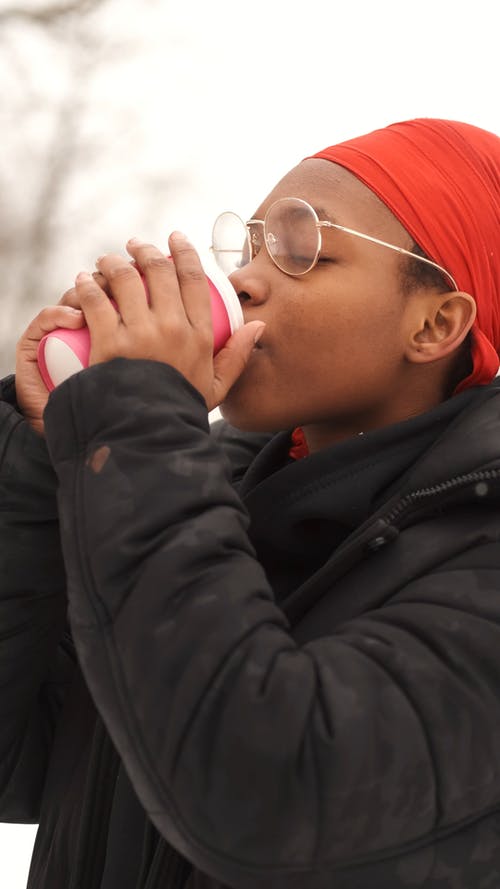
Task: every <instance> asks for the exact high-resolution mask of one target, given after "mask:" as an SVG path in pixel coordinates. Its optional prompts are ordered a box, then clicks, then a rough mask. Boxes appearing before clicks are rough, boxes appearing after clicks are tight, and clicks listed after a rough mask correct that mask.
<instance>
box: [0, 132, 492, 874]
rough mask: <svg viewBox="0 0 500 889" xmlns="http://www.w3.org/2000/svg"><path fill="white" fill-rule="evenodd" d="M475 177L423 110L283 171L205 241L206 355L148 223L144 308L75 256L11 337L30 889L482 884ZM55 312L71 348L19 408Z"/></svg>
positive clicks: (485, 492)
mask: <svg viewBox="0 0 500 889" xmlns="http://www.w3.org/2000/svg"><path fill="white" fill-rule="evenodd" d="M499 170H500V140H499V139H498V138H497V137H496V136H494V135H492V134H490V133H486V132H484V131H482V130H479V129H477V128H474V127H470V126H468V125H465V124H460V123H455V122H450V121H439V120H416V121H407V122H404V123H401V124H395V125H393V126H391V127H387V128H385V129H384V130H379V131H376V132H375V133H371V134H368V135H367V136H363V137H360V138H359V139H354V140H352V141H350V142H348V143H344V144H343V145H340V146H333V147H330V148H328V149H326V150H325V151H323V152H320V153H319V154H318V155H315V156H314V157H312V158H308V159H306V160H304V161H303V162H302V163H301V164H299V165H298V167H296V168H295V169H294V170H292V171H291V172H290V173H289V174H287V175H286V176H285V177H284V179H283V180H281V182H279V183H278V185H277V186H276V188H275V189H274V190H273V191H272V192H271V194H270V195H269V196H268V197H267V198H266V199H265V200H264V201H263V203H262V204H261V205H260V207H258V208H257V211H256V213H255V214H254V217H252V221H250V222H249V223H248V226H247V230H248V239H247V240H246V242H245V243H244V249H243V250H240V249H239V244H235V243H221V242H220V240H219V239H218V235H217V233H216V242H215V244H214V246H215V249H216V252H219V253H220V257H221V258H222V259H224V260H226V259H227V257H228V256H231V253H226V251H233V250H234V258H235V263H234V265H235V271H234V272H233V273H232V275H231V280H232V283H233V285H234V287H235V289H236V290H237V292H238V295H239V297H240V301H241V304H242V308H243V312H244V316H245V320H246V322H247V324H246V325H245V327H244V328H242V329H241V330H240V331H239V332H237V334H235V335H234V336H233V338H232V340H231V341H230V343H229V344H228V347H227V348H226V349H225V350H223V351H222V352H221V353H219V355H218V356H217V358H216V359H215V361H213V360H212V344H211V327H210V311H209V304H208V303H209V301H208V294H207V289H206V283H205V278H204V275H203V272H202V269H201V266H200V263H199V259H198V257H197V255H196V252H195V251H194V249H193V248H192V246H191V245H190V244H189V242H187V241H186V239H185V238H184V237H183V236H182V235H180V234H179V233H174V235H172V236H171V238H170V242H169V246H170V250H171V254H172V257H173V260H174V261H173V263H172V262H170V261H168V260H166V259H165V258H164V257H163V256H162V254H161V252H160V251H159V250H158V249H157V248H155V247H153V246H152V245H148V244H143V243H141V242H140V241H137V240H135V239H134V240H133V241H131V242H129V243H128V245H127V250H128V252H129V253H130V255H131V257H132V258H133V260H135V262H136V263H137V265H138V266H139V267H140V268H141V269H142V271H143V273H144V275H145V277H146V280H147V283H148V287H149V290H150V294H151V305H150V307H148V306H147V305H146V303H145V300H144V296H143V285H142V282H141V278H140V276H139V274H138V272H137V271H136V270H135V269H134V268H133V267H132V266H131V265H130V264H129V262H128V261H127V260H125V259H123V258H122V257H119V256H114V255H107V256H104V257H101V258H100V259H99V260H98V263H97V265H98V270H99V272H100V275H98V276H97V277H96V278H93V277H92V276H90V275H89V274H87V273H81V274H80V275H79V276H78V277H77V279H76V284H75V289H74V290H72V291H70V292H69V293H68V294H67V295H66V296H65V298H64V302H65V303H67V305H62V306H59V307H53V308H51V309H46V310H44V311H43V312H42V313H41V314H40V315H39V316H38V318H37V319H35V321H34V322H33V323H32V325H31V326H30V328H28V331H27V332H26V334H25V335H24V337H23V338H22V339H21V341H20V344H19V349H18V365H17V390H16V391H17V402H18V409H16V403H15V399H14V394H13V392H12V389H9V385H12V383H10V384H7V387H6V392H5V399H6V401H5V404H4V405H3V406H2V407H3V411H4V414H3V416H4V425H3V429H4V442H5V443H4V451H3V453H4V458H3V472H2V485H3V488H4V500H3V502H4V503H5V504H6V506H5V510H4V519H3V522H4V526H5V529H4V532H3V533H4V536H3V539H4V540H5V541H6V542H5V553H4V555H3V558H4V559H5V560H6V568H7V570H5V571H3V572H2V575H1V576H2V578H4V580H3V581H2V583H4V584H5V593H4V595H3V597H2V598H3V601H2V615H3V617H2V626H4V627H6V632H5V635H4V639H3V641H2V649H1V650H2V654H1V664H2V669H3V671H4V677H5V678H4V679H3V680H2V686H3V688H4V689H7V690H6V691H4V693H3V710H2V714H1V715H2V718H1V720H0V725H1V726H2V729H1V733H2V735H1V736H0V737H2V749H3V750H4V751H5V755H4V756H3V757H2V764H3V765H2V774H3V778H2V796H1V809H0V811H1V813H2V815H3V817H4V818H7V819H8V818H11V819H13V820H38V819H39V820H40V829H39V834H38V838H37V843H36V847H35V852H34V859H33V863H32V869H31V874H30V886H32V887H37V889H41V887H49V886H50V887H52V886H63V885H64V886H68V885H69V886H78V887H80V886H81V887H85V889H87V887H94V886H95V887H100V889H110V887H120V889H123V887H133V889H136V887H145V886H147V887H148V889H151V887H160V886H161V887H168V889H171V887H185V886H186V887H190V889H193V887H196V889H201V887H207V889H208V887H210V889H215V887H219V886H221V884H222V885H225V886H230V887H243V889H246V887H248V889H253V887H256V889H257V887H265V889H271V887H272V889H281V887H283V889H284V887H287V889H288V887H301V889H302V887H307V889H323V887H325V889H326V887H328V889H332V887H335V889H364V887H366V889H368V887H370V889H373V887H380V889H389V887H391V889H398V887H407V886H412V887H419V886H422V887H423V886H425V887H426V889H438V887H445V886H453V887H454V889H477V887H479V886H490V885H496V884H497V883H498V882H499V881H500V864H499V859H500V840H499V839H498V837H499V835H500V834H499V828H500V812H499V805H500V758H499V756H498V745H499V740H500V593H499V590H500V548H499V546H498V540H499V536H500V513H499V506H500V503H499V498H500V392H499V391H498V390H499V386H498V384H497V383H496V382H495V380H494V377H495V374H496V372H497V370H498V354H497V349H498V347H499V345H500V327H499V296H500V293H499V289H500V274H499V271H500V261H499V255H498V223H499V217H500V212H499V211H500V184H499ZM106 292H111V293H112V295H113V296H114V298H115V300H116V302H117V304H118V307H119V310H120V317H118V316H117V314H116V313H115V311H114V309H113V308H112V307H111V305H110V303H109V301H108V299H107V296H106ZM71 306H80V307H81V309H82V310H83V315H84V317H85V319H86V322H87V323H88V325H89V328H90V333H91V340H92V352H91V364H92V365H93V366H91V367H90V368H89V369H88V370H86V371H84V372H82V373H81V374H77V375H75V376H73V377H71V378H70V379H69V380H68V381H66V382H65V383H64V384H63V385H61V386H60V387H58V389H57V390H56V391H55V392H54V393H53V394H52V395H51V397H50V400H49V403H48V406H47V408H46V410H45V412H43V408H44V406H45V401H46V394H45V392H44V390H43V387H42V385H41V382H40V379H39V377H38V372H37V370H36V363H35V354H36V345H37V342H38V341H39V339H40V337H41V336H42V334H43V332H45V331H46V330H47V329H51V328H53V327H56V326H58V325H60V324H61V323H66V324H67V326H78V325H80V324H81V323H83V320H82V319H83V316H82V314H81V313H79V312H78V310H77V311H75V310H74V308H73V309H72V308H71ZM264 325H265V326H264ZM9 401H10V404H9ZM218 404H220V405H221V409H222V412H223V416H224V417H225V418H226V420H227V421H228V423H224V422H223V423H219V424H216V425H215V426H214V427H213V428H212V430H210V429H209V424H208V411H209V410H210V409H212V408H214V407H215V406H217V405H218ZM18 411H20V413H19V412H18ZM22 415H24V420H23V416H22ZM44 424H45V427H44ZM229 424H230V425H229ZM31 427H33V428H34V429H35V430H36V432H38V435H37V434H36V432H34V431H33V428H31ZM281 430H284V431H281ZM40 433H41V434H42V435H43V433H44V434H45V436H46V441H47V446H48V454H50V460H49V457H48V455H47V453H46V451H45V444H44V441H43V438H42V437H41V434H40ZM51 466H52V467H53V470H52V468H51ZM56 479H57V484H58V486H59V493H58V514H59V523H60V525H59V531H60V535H61V542H62V549H63V552H64V566H65V572H66V578H67V596H68V600H69V627H70V630H69V629H68V628H66V625H65V621H64V618H65V595H64V570H63V565H62V560H61V558H60V553H59V548H58V527H57V514H56V506H55V500H54V490H55V485H56ZM35 559H36V560H37V563H36V575H37V576H36V577H35V578H33V568H34V567H35V563H34V560H35ZM28 561H29V571H28V570H27V567H28ZM73 642H74V645H75V648H76V651H77V653H78V664H77V663H76V662H75V659H74V655H73V648H72V646H73Z"/></svg>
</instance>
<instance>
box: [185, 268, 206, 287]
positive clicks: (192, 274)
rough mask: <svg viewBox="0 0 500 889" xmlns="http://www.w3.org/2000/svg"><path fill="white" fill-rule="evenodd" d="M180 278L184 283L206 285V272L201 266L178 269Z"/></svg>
mask: <svg viewBox="0 0 500 889" xmlns="http://www.w3.org/2000/svg"><path fill="white" fill-rule="evenodd" d="M178 275H179V278H180V279H181V280H183V281H189V282H192V283H194V284H196V283H201V282H202V281H203V283H206V278H205V272H204V271H203V269H202V268H200V266H197V265H193V264H191V265H186V266H184V267H182V268H181V269H178Z"/></svg>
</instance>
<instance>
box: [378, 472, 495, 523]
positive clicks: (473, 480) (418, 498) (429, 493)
mask: <svg viewBox="0 0 500 889" xmlns="http://www.w3.org/2000/svg"><path fill="white" fill-rule="evenodd" d="M498 478H500V470H498V469H485V470H479V471H478V472H469V473H466V474H465V475H457V476H455V478H450V479H448V480H447V481H445V482H440V483H439V484H437V485H431V486H430V487H428V488H420V489H418V490H416V491H412V492H411V493H410V494H406V496H405V497H403V498H402V499H401V500H400V501H399V503H397V504H396V506H394V508H393V509H392V510H391V511H390V512H388V513H387V514H386V515H385V516H383V517H382V518H383V520H384V521H386V522H387V524H388V525H393V524H394V521H395V520H398V519H400V518H401V516H402V515H404V513H405V512H407V511H408V510H409V509H411V507H412V506H414V505H415V504H420V503H421V502H423V501H425V500H427V499H428V498H429V499H431V498H433V497H439V496H440V495H441V494H449V493H451V492H452V491H456V490H457V489H459V488H466V487H467V486H468V485H472V484H475V485H481V484H486V483H487V482H489V481H494V480H497V479H498ZM486 493H487V489H485V490H483V489H481V490H478V496H479V497H481V496H484V494H486Z"/></svg>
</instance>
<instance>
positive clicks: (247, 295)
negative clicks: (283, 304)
mask: <svg viewBox="0 0 500 889" xmlns="http://www.w3.org/2000/svg"><path fill="white" fill-rule="evenodd" d="M258 259H259V257H255V259H253V260H252V261H251V262H249V263H248V264H247V265H244V266H242V267H241V268H240V269H237V270H236V271H234V272H232V273H231V275H229V280H230V281H231V284H232V285H233V287H234V289H235V290H236V293H237V295H238V299H239V300H240V303H241V305H242V306H243V307H245V308H247V309H248V308H250V307H251V306H261V305H263V304H264V303H265V302H267V300H268V299H269V292H270V277H271V275H270V273H269V269H268V268H262V266H263V265H264V263H259V262H258Z"/></svg>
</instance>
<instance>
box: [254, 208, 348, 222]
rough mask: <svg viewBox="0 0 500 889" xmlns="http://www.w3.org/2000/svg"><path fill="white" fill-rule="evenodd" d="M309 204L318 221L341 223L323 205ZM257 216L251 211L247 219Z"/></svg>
mask: <svg viewBox="0 0 500 889" xmlns="http://www.w3.org/2000/svg"><path fill="white" fill-rule="evenodd" d="M310 206H311V207H312V208H313V210H314V212H315V213H316V216H317V217H318V219H319V220H320V222H333V224H334V225H340V224H341V223H340V222H339V221H338V219H335V217H334V216H332V215H331V213H330V212H329V211H328V210H325V208H324V207H316V206H315V205H314V204H311V205H310ZM264 215H265V214H264ZM258 218H259V217H257V216H256V215H255V213H253V214H252V216H250V217H249V219H258ZM247 221H248V220H247Z"/></svg>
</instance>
